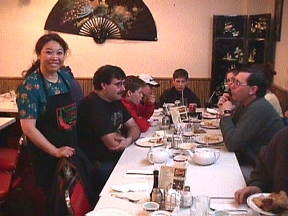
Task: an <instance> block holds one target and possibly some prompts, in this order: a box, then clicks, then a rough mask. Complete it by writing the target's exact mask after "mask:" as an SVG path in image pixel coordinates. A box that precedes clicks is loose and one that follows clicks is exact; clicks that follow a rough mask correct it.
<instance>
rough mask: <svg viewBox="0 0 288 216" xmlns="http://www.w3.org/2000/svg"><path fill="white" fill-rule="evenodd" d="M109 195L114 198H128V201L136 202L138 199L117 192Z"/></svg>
mask: <svg viewBox="0 0 288 216" xmlns="http://www.w3.org/2000/svg"><path fill="white" fill-rule="evenodd" d="M111 196H113V197H116V198H119V199H126V200H128V201H129V202H133V203H134V202H138V201H139V200H140V199H135V198H130V197H126V196H120V195H118V194H111Z"/></svg>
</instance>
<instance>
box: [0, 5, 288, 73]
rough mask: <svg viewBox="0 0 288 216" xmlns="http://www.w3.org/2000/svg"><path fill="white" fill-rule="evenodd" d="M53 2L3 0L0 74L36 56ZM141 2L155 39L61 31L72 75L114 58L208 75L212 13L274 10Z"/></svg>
mask: <svg viewBox="0 0 288 216" xmlns="http://www.w3.org/2000/svg"><path fill="white" fill-rule="evenodd" d="M285 1H286V3H287V0H285ZM56 2H57V1H56V0H1V7H0V26H1V29H0V44H1V46H0V51H1V58H0V73H1V74H0V76H15V77H17V76H19V75H20V73H21V72H22V70H24V69H27V68H28V67H29V66H30V65H31V62H32V60H33V59H35V57H36V56H35V54H34V53H33V51H34V46H35V43H36V41H37V39H38V38H39V37H40V36H41V35H42V34H44V33H45V31H44V24H45V21H46V18H47V16H48V14H49V12H50V11H51V9H52V7H53V6H54V5H55V4H56ZM144 2H145V4H146V5H147V6H148V8H149V9H150V11H151V13H152V15H153V17H154V19H155V22H156V26H157V32H158V41H157V42H146V41H127V40H107V41H106V42H105V43H104V44H101V45H99V44H96V43H95V42H94V41H93V39H92V38H91V37H83V36H78V35H69V34H64V33H60V35H61V36H62V37H63V38H64V39H65V40H66V41H67V43H68V44H69V46H70V49H71V55H70V56H69V57H68V59H67V60H66V64H67V65H69V66H70V67H71V68H72V70H73V72H74V74H75V76H76V77H92V75H93V73H94V72H95V70H96V69H97V68H98V67H100V66H102V65H104V64H113V65H117V66H120V67H121V68H123V70H124V71H125V72H126V73H127V74H135V75H137V74H140V73H150V74H153V75H154V76H156V77H170V76H171V75H172V73H173V71H174V70H175V69H176V68H180V67H181V68H185V69H187V70H188V71H189V72H190V76H191V77H192V76H193V77H200V78H208V77H210V74H211V62H212V61H211V57H212V29H213V27H212V22H213V15H227V14H237V15H243V14H248V13H249V14H250V13H251V14H252V13H267V12H268V13H269V12H271V13H274V3H273V4H271V2H272V1H271V0H178V1H175V0H144ZM271 5H272V6H271ZM271 8H272V9H271ZM282 38H284V36H283V35H282ZM281 43H282V41H281Z"/></svg>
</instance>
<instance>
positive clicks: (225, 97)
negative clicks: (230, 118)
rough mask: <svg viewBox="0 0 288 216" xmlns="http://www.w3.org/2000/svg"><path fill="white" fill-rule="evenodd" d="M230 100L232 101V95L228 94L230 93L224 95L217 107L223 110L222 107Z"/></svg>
mask: <svg viewBox="0 0 288 216" xmlns="http://www.w3.org/2000/svg"><path fill="white" fill-rule="evenodd" d="M230 100H231V95H230V94H228V93H224V94H223V95H222V96H221V97H220V99H219V101H218V103H217V105H218V107H219V108H221V106H222V105H223V104H224V103H225V102H226V101H230Z"/></svg>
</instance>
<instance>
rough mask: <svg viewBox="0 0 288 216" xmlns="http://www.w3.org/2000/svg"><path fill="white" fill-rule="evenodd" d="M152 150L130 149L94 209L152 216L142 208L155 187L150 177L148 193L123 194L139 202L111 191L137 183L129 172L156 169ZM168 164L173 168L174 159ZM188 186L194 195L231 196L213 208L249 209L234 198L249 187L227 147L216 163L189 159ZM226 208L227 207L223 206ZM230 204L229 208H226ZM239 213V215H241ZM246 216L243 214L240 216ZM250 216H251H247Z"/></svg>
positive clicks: (215, 202) (217, 201) (215, 201)
mask: <svg viewBox="0 0 288 216" xmlns="http://www.w3.org/2000/svg"><path fill="white" fill-rule="evenodd" d="M156 130H159V129H158V128H157V127H153V128H150V129H149V130H148V131H147V132H146V133H143V134H141V137H150V136H152V135H154V134H155V131H156ZM207 132H208V133H211V134H219V133H220V130H207ZM148 151H149V148H144V147H139V146H136V145H135V144H132V145H131V146H129V147H127V148H126V149H125V151H124V153H123V154H122V156H121V158H120V160H119V161H118V163H117V165H116V167H115V169H114V170H113V172H112V174H111V176H110V178H109V179H108V181H107V182H106V184H105V186H104V188H103V190H102V192H101V194H100V199H99V201H98V203H97V205H96V207H95V209H101V208H109V207H110V208H112V207H113V208H120V209H123V210H126V211H128V212H130V213H131V214H132V215H149V214H150V212H146V211H145V210H143V208H142V205H143V204H144V203H145V202H147V201H149V194H150V191H151V188H152V185H153V178H151V176H147V177H145V176H144V177H143V178H146V179H147V181H148V183H149V190H148V191H145V192H126V193H121V194H122V195H129V196H132V197H138V198H141V200H140V201H139V202H137V203H131V202H128V201H127V200H122V199H118V198H115V197H112V196H111V193H115V191H113V190H111V186H112V185H121V184H123V185H124V184H131V183H136V182H137V181H138V180H139V178H131V177H130V178H129V177H127V176H125V172H126V171H127V170H141V169H142V170H151V171H152V170H153V169H154V166H153V164H151V163H149V162H148V160H147V153H148ZM167 165H173V160H172V158H170V159H169V161H168V162H167ZM186 185H188V186H190V187H191V193H192V195H193V196H195V195H208V196H210V197H230V199H212V200H211V206H212V207H214V208H219V209H223V208H225V205H226V208H227V207H230V208H231V207H233V208H241V209H242V208H246V209H247V206H246V205H244V206H243V205H242V206H239V205H237V204H236V203H235V201H234V199H233V197H234V193H235V191H236V190H238V189H240V188H243V187H245V186H246V183H245V180H244V178H243V175H242V173H241V170H240V167H239V164H238V162H237V159H236V156H235V154H234V153H231V152H228V151H227V150H226V148H225V147H224V146H222V147H221V149H220V157H219V159H218V160H217V161H216V163H214V164H212V165H209V166H200V165H197V164H196V163H195V162H193V160H192V159H191V158H190V159H189V165H188V168H187V176H186ZM116 193H117V192H116ZM223 205H224V206H223ZM227 205H228V206H227ZM238 213H239V212H238ZM241 214H242V215H243V212H242V213H241ZM179 215H189V211H188V210H183V211H182V212H180V214H179ZM247 215H248V214H247Z"/></svg>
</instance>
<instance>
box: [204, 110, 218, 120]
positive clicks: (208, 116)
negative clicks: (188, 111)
mask: <svg viewBox="0 0 288 216" xmlns="http://www.w3.org/2000/svg"><path fill="white" fill-rule="evenodd" d="M203 118H204V119H216V115H213V114H210V113H206V112H205V113H204V114H203Z"/></svg>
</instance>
